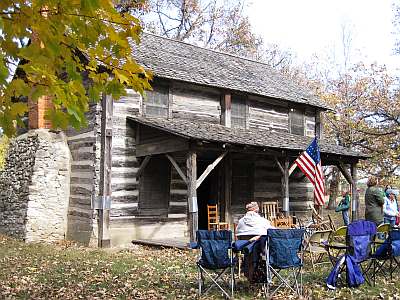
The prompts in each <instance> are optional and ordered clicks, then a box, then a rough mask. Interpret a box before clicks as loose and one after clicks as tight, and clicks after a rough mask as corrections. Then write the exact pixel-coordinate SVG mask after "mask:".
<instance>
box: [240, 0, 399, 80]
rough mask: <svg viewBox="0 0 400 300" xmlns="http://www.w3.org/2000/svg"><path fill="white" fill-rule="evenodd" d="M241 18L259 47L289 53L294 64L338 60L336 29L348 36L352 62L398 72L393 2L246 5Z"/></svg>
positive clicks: (301, 0) (277, 0)
mask: <svg viewBox="0 0 400 300" xmlns="http://www.w3.org/2000/svg"><path fill="white" fill-rule="evenodd" d="M247 1H248V2H247V3H248V5H247V7H246V10H247V15H248V16H249V19H250V22H251V24H252V26H253V30H254V32H255V33H256V34H258V35H260V36H261V37H262V38H263V39H264V42H266V43H275V44H277V45H279V46H280V47H281V48H284V49H287V48H289V49H291V50H292V51H293V52H295V53H296V54H297V57H298V59H299V60H300V61H304V60H307V59H308V58H309V57H311V56H312V55H313V54H314V53H316V54H318V55H321V54H324V53H329V54H333V53H335V54H334V55H335V56H336V57H339V56H340V53H341V51H342V50H341V49H342V48H341V47H340V45H342V42H341V38H342V34H341V32H342V27H343V26H345V28H347V32H351V39H352V42H351V50H352V51H351V52H352V53H353V57H352V59H353V60H354V61H360V60H361V61H364V62H366V63H370V62H377V63H379V64H385V65H386V66H387V68H388V69H389V70H390V71H393V72H396V73H397V74H398V73H399V72H400V55H398V56H395V55H393V46H394V40H395V37H394V35H393V31H394V27H393V24H392V20H393V12H392V3H393V0H247Z"/></svg>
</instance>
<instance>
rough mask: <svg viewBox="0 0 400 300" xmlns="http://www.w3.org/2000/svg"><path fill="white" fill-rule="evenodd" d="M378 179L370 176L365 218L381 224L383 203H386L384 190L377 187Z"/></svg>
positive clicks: (366, 193) (366, 194)
mask: <svg viewBox="0 0 400 300" xmlns="http://www.w3.org/2000/svg"><path fill="white" fill-rule="evenodd" d="M377 184H378V179H377V178H376V177H375V176H371V177H370V178H368V182H367V186H368V188H367V190H366V191H365V219H366V220H368V221H372V222H375V224H376V225H379V224H381V223H382V222H383V204H384V203H385V199H384V193H383V191H382V190H381V189H380V188H379V187H377Z"/></svg>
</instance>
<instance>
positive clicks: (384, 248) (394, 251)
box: [372, 228, 400, 284]
mask: <svg viewBox="0 0 400 300" xmlns="http://www.w3.org/2000/svg"><path fill="white" fill-rule="evenodd" d="M372 256H373V258H374V269H373V270H374V271H373V276H374V284H375V279H376V275H377V274H378V273H381V274H383V275H384V276H385V275H386V274H387V273H389V275H390V279H391V280H393V273H394V271H396V269H397V268H399V267H400V259H399V257H400V230H399V229H394V228H392V229H391V230H390V231H389V233H388V237H387V239H386V240H385V241H384V242H383V243H382V244H381V245H380V246H379V247H378V248H377V250H376V252H375V253H374V254H373V255H372Z"/></svg>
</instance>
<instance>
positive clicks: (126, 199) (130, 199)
mask: <svg viewBox="0 0 400 300" xmlns="http://www.w3.org/2000/svg"><path fill="white" fill-rule="evenodd" d="M111 201H112V202H113V203H114V202H115V203H138V202H139V197H138V195H125V196H114V195H113V196H112V200H111Z"/></svg>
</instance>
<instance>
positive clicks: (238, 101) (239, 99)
mask: <svg viewBox="0 0 400 300" xmlns="http://www.w3.org/2000/svg"><path fill="white" fill-rule="evenodd" d="M231 104H232V110H231V122H232V127H241V128H245V127H246V98H245V97H244V96H239V95H232V101H231Z"/></svg>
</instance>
